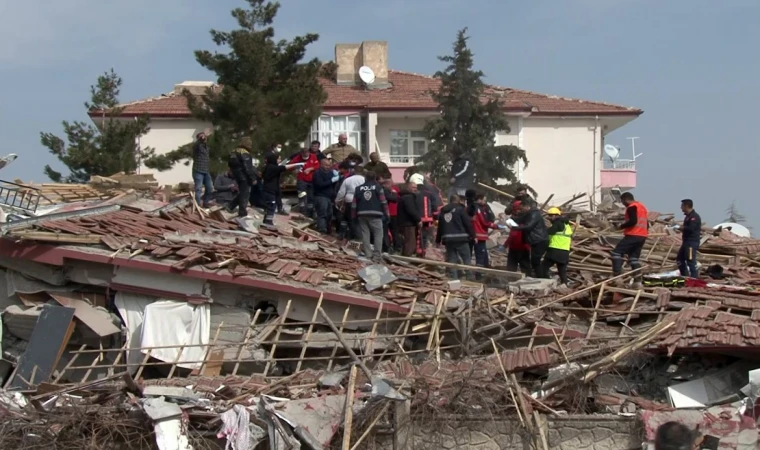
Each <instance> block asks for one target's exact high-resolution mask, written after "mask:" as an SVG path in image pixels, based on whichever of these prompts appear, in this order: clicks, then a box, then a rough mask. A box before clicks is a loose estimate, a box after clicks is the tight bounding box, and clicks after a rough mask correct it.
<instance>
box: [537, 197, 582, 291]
mask: <svg viewBox="0 0 760 450" xmlns="http://www.w3.org/2000/svg"><path fill="white" fill-rule="evenodd" d="M549 221H550V222H551V223H552V224H551V226H550V227H549V230H548V233H549V248H548V249H547V250H546V254H545V255H544V261H543V263H542V264H541V278H549V269H551V267H552V266H554V265H556V266H557V274H559V281H560V284H561V285H562V286H565V287H567V265H568V264H569V263H570V247H571V246H572V243H573V231H574V230H573V226H572V225H570V221H569V220H568V219H567V218H565V217H563V216H562V211H560V209H559V208H549Z"/></svg>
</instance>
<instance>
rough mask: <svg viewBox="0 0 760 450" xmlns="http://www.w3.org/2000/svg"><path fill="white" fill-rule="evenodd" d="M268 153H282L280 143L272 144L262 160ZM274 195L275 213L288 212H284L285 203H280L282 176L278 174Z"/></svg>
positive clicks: (278, 154) (283, 213)
mask: <svg viewBox="0 0 760 450" xmlns="http://www.w3.org/2000/svg"><path fill="white" fill-rule="evenodd" d="M269 155H277V157H278V158H280V157H281V155H282V144H274V145H272V147H271V148H270V149H269V151H268V152H267V154H266V156H265V158H264V161H266V159H267V157H268V156H269ZM279 161H282V160H281V159H280V160H279ZM261 172H262V175H261V177H262V178H263V177H264V171H263V170H262V171H261ZM262 195H263V194H262ZM274 197H275V198H274V201H275V205H276V206H277V214H278V215H281V216H287V215H288V213H286V212H285V205H284V204H283V203H282V176H280V179H279V184H278V185H277V191H276V192H275V195H274ZM264 202H265V203H266V200H264Z"/></svg>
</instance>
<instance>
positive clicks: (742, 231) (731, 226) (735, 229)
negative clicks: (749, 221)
mask: <svg viewBox="0 0 760 450" xmlns="http://www.w3.org/2000/svg"><path fill="white" fill-rule="evenodd" d="M718 228H723V229H724V230H728V231H730V232H732V233H733V234H735V235H737V236H739V237H743V238H748V237H752V233H750V231H749V229H747V227H745V226H744V225H741V224H738V223H733V222H723V223H719V224H718V225H715V226H714V227H713V229H714V230H717V229H718Z"/></svg>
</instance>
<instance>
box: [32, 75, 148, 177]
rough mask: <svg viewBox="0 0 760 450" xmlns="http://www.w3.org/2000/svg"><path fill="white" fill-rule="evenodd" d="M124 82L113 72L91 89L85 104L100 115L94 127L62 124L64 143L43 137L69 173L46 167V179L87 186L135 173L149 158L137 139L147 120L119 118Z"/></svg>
mask: <svg viewBox="0 0 760 450" xmlns="http://www.w3.org/2000/svg"><path fill="white" fill-rule="evenodd" d="M121 84H122V79H121V77H119V76H118V75H117V74H116V72H114V70H113V69H111V71H110V72H106V73H104V74H103V75H101V76H99V77H98V80H97V84H96V85H95V86H90V96H91V98H90V101H89V102H85V104H84V106H85V108H87V111H88V112H90V113H92V112H97V113H98V115H97V117H96V118H95V117H94V118H93V120H94V121H95V122H96V123H97V124H98V126H97V127H96V126H94V125H92V124H89V123H85V122H79V121H74V122H68V121H63V132H64V133H65V134H66V140H67V142H68V146H67V145H66V143H65V142H64V140H63V139H61V138H59V137H58V136H56V135H54V134H52V133H40V141H41V142H42V145H44V146H45V147H47V148H48V149H50V153H52V154H53V155H55V156H56V157H57V158H58V159H59V160H60V161H61V162H62V163H63V164H64V165H65V166H66V167H67V168H68V169H69V171H70V173H69V175H67V176H65V177H64V176H63V174H61V173H60V172H57V171H55V170H53V168H52V167H50V166H49V165H46V166H45V175H47V176H48V178H50V179H51V180H52V181H54V182H57V183H58V182H64V181H65V182H68V183H86V182H87V181H88V180H89V179H90V177H91V176H93V175H101V176H110V175H113V174H115V173H119V172H126V173H129V172H134V171H135V170H136V169H137V166H138V160H139V159H140V158H145V157H149V156H150V155H151V154H152V150H151V149H149V148H146V149H141V148H139V147H138V145H137V138H138V137H139V136H140V135H142V134H145V133H147V132H148V130H149V126H148V123H149V118H148V116H143V117H138V118H137V119H136V120H122V119H120V118H119V114H120V113H121V111H122V109H121V108H118V105H119V91H120V89H121Z"/></svg>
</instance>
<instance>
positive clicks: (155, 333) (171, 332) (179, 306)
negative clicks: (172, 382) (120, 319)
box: [140, 300, 211, 369]
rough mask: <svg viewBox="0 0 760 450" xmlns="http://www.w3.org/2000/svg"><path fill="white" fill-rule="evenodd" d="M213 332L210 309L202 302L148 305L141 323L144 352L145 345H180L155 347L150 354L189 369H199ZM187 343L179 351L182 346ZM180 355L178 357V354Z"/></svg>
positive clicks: (161, 302)
mask: <svg viewBox="0 0 760 450" xmlns="http://www.w3.org/2000/svg"><path fill="white" fill-rule="evenodd" d="M210 331H211V309H210V308H209V307H208V306H207V305H205V304H203V305H191V304H189V303H186V302H176V301H171V300H162V301H157V302H154V303H151V304H149V305H148V306H146V307H145V316H144V318H143V326H142V341H141V344H140V345H141V347H142V348H143V349H144V350H142V353H143V354H145V353H147V352H148V350H147V349H145V348H146V347H165V346H177V347H176V348H156V349H153V350H151V353H150V356H152V357H153V358H156V359H159V360H161V361H165V362H169V363H173V362H174V361H178V362H179V364H178V365H179V366H180V367H184V368H186V369H196V368H200V366H201V364H202V363H201V362H195V363H194V362H186V363H183V362H184V361H203V360H204V359H205V357H206V351H207V350H208V347H206V345H207V344H208V343H209V333H210ZM182 345H187V346H188V347H185V348H184V349H183V350H182V353H181V354H180V353H179V352H180V347H179V346H182ZM178 355H179V360H177V356H178Z"/></svg>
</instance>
